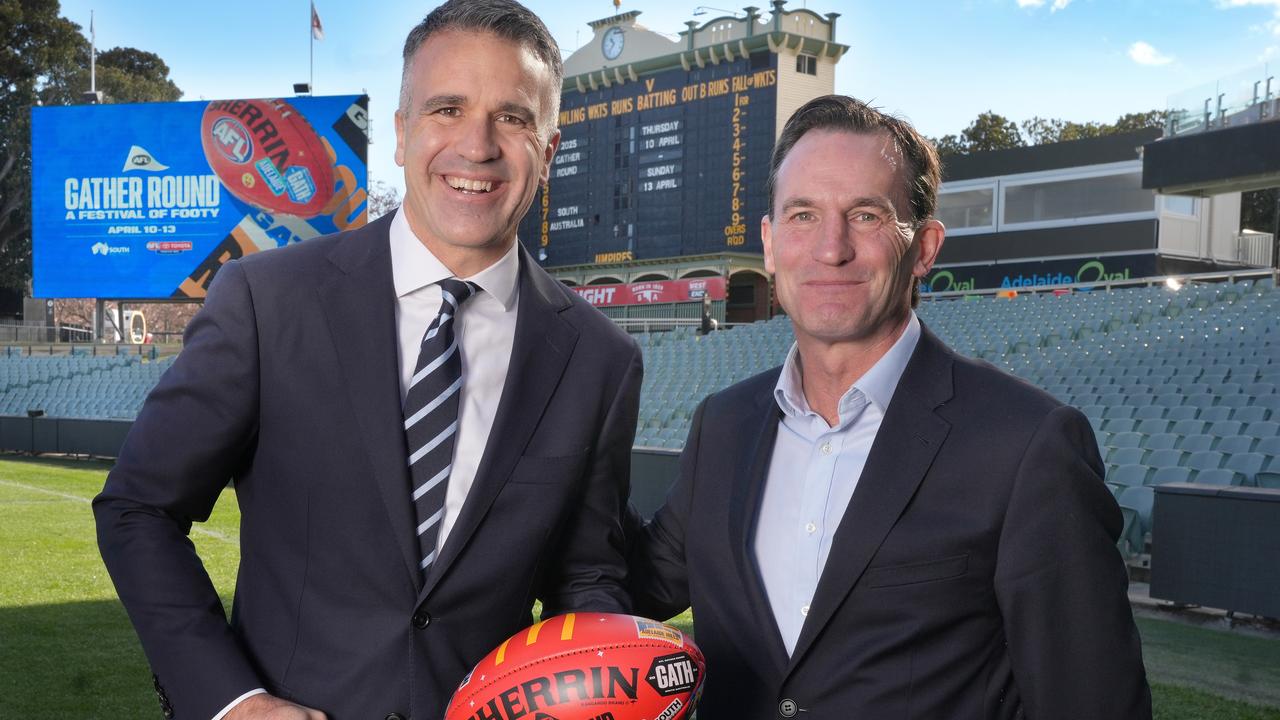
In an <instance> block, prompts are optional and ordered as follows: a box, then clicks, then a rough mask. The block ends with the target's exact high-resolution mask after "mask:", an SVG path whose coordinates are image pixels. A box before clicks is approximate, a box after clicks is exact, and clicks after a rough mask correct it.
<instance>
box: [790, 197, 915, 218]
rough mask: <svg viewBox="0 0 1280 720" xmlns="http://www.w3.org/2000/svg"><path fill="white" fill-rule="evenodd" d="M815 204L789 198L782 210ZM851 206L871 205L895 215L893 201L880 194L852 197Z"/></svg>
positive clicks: (814, 203)
mask: <svg viewBox="0 0 1280 720" xmlns="http://www.w3.org/2000/svg"><path fill="white" fill-rule="evenodd" d="M817 204H818V203H817V202H816V201H814V200H812V199H810V198H806V197H796V198H790V199H788V200H786V201H785V202H783V203H782V210H783V212H786V211H788V210H792V209H794V208H802V207H816V206H817ZM851 207H855V208H859V207H873V208H877V209H879V210H883V211H884V212H886V213H891V214H893V215H895V216H896V215H897V210H896V209H895V208H894V207H893V201H891V200H889V198H886V197H881V196H868V197H860V198H854V200H853V203H852V204H851Z"/></svg>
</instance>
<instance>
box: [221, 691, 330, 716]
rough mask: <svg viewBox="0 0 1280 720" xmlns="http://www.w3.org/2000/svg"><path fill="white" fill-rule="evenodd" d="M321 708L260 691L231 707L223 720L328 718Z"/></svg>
mask: <svg viewBox="0 0 1280 720" xmlns="http://www.w3.org/2000/svg"><path fill="white" fill-rule="evenodd" d="M328 717H329V716H328V715H325V714H324V713H322V712H320V711H319V710H312V709H311V708H308V707H303V706H301V705H295V704H293V703H291V702H289V701H288V700H281V699H280V698H278V697H276V696H274V695H267V694H266V693H259V694H257V695H252V696H250V697H247V698H245V699H244V700H243V701H242V702H241V703H240V704H239V705H236V706H235V707H234V708H231V712H229V713H227V714H226V715H225V716H224V718H223V720H328Z"/></svg>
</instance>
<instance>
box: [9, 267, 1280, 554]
mask: <svg viewBox="0 0 1280 720" xmlns="http://www.w3.org/2000/svg"><path fill="white" fill-rule="evenodd" d="M917 312H918V313H919V315H920V317H921V319H922V320H923V321H924V322H925V324H926V325H928V327H929V328H930V329H931V330H932V331H933V332H935V333H936V334H938V335H939V336H940V337H942V338H943V339H944V340H946V341H947V342H948V343H950V344H951V346H952V347H954V348H955V349H956V350H957V351H959V352H961V353H963V354H966V355H969V356H972V357H976V358H980V359H982V360H985V361H987V362H990V363H992V364H993V365H995V366H997V367H1000V368H1002V369H1004V370H1006V371H1008V372H1010V373H1013V374H1014V375H1017V376H1019V377H1021V378H1023V379H1024V380H1026V381H1028V382H1030V383H1032V384H1035V385H1038V386H1040V387H1041V388H1044V389H1045V390H1046V391H1048V392H1049V393H1051V394H1052V395H1054V396H1055V397H1057V398H1059V399H1060V400H1062V401H1063V402H1066V403H1069V404H1071V405H1074V406H1076V407H1078V408H1080V409H1081V411H1082V412H1083V413H1084V415H1085V416H1086V417H1087V418H1088V420H1089V422H1090V424H1091V425H1092V426H1093V428H1094V433H1095V436H1096V439H1097V441H1098V445H1099V449H1100V451H1101V454H1102V457H1103V458H1104V459H1105V460H1106V462H1107V463H1108V468H1107V470H1108V477H1107V480H1108V481H1109V482H1110V483H1111V487H1112V490H1113V491H1114V492H1116V493H1117V495H1118V499H1119V501H1120V503H1121V505H1122V506H1125V507H1127V508H1128V509H1129V510H1131V511H1133V512H1134V513H1136V517H1137V523H1136V527H1137V528H1138V530H1139V531H1149V530H1150V525H1151V517H1150V512H1151V498H1152V488H1153V487H1154V486H1157V485H1162V484H1166V483H1170V482H1188V481H1190V482H1202V483H1210V482H1212V483H1219V484H1222V483H1225V484H1231V483H1236V484H1245V485H1252V484H1258V485H1268V486H1274V485H1276V484H1280V292H1278V291H1277V289H1276V287H1275V283H1273V282H1271V281H1270V278H1264V279H1262V280H1259V281H1256V282H1255V281H1251V280H1243V281H1237V282H1218V283H1188V284H1187V285H1185V286H1184V287H1182V288H1181V289H1180V290H1177V291H1174V290H1170V289H1169V288H1167V287H1165V286H1163V285H1153V286H1150V287H1134V288H1125V289H1113V290H1093V291H1088V292H1074V293H1069V294H1065V295H1053V294H1050V293H1033V294H1021V295H1019V296H1017V297H1015V298H1013V299H996V298H991V297H976V296H975V297H972V298H964V299H947V300H928V299H926V300H925V301H924V302H922V303H921V305H920V307H919V308H918V310H917ZM635 338H636V340H637V342H638V343H639V344H640V346H641V348H642V351H643V353H644V357H645V379H644V385H643V388H642V392H641V399H640V417H639V423H638V424H637V428H636V445H637V446H639V447H649V448H661V449H668V450H678V449H679V448H681V447H683V445H684V440H685V436H686V434H687V433H688V429H689V424H690V420H691V418H692V416H693V414H694V412H695V410H696V409H697V405H698V403H699V402H700V401H701V400H702V398H704V397H706V396H707V395H708V394H710V393H712V392H715V391H717V390H719V389H722V388H724V387H726V386H728V385H731V384H733V383H735V382H738V381H740V380H744V379H746V378H748V377H751V376H752V375H755V374H757V373H760V372H763V371H765V370H767V369H769V368H772V367H774V366H776V365H778V364H779V363H781V362H782V361H783V359H784V358H785V356H786V353H787V351H788V349H789V348H790V347H791V344H792V332H791V324H790V321H789V320H788V319H787V318H786V317H776V318H774V319H772V320H769V321H765V322H757V323H752V324H749V325H742V326H738V327H734V328H732V329H728V330H723V331H719V332H714V333H712V334H710V335H708V336H706V337H702V336H699V335H697V334H696V333H695V332H694V331H693V329H692V328H688V327H684V328H680V329H677V330H674V331H669V332H648V333H639V334H637V335H635ZM76 350H77V351H79V352H73V353H72V355H71V356H63V357H52V358H44V357H26V356H24V355H23V349H22V348H7V349H6V351H5V353H4V354H3V355H2V356H0V415H18V416H25V415H26V413H27V411H28V410H34V409H39V410H43V411H44V412H45V413H46V414H47V415H50V416H55V417H86V418H122V419H129V418H132V417H134V415H135V414H136V413H137V410H138V408H139V407H140V406H141V403H142V401H143V399H144V398H145V396H146V393H147V392H148V391H149V390H150V388H151V387H153V386H154V385H155V382H156V381H157V380H158V378H159V376H160V374H161V373H162V372H163V371H164V369H165V368H167V367H168V366H169V364H170V362H171V360H163V361H159V362H142V361H140V359H139V358H138V357H136V356H121V357H92V356H91V355H89V354H88V353H87V352H85V351H87V350H88V348H87V347H80V348H76Z"/></svg>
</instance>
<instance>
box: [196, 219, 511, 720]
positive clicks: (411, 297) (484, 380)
mask: <svg viewBox="0 0 1280 720" xmlns="http://www.w3.org/2000/svg"><path fill="white" fill-rule="evenodd" d="M391 277H392V281H393V283H394V285H395V290H396V337H397V338H398V343H397V344H398V346H399V349H398V357H399V360H400V404H401V409H402V410H403V408H404V401H405V396H406V395H408V393H409V380H410V379H411V378H412V377H413V371H414V368H415V366H416V365H417V363H418V348H419V347H420V346H421V344H422V335H423V334H424V333H425V332H426V331H427V328H428V327H430V325H431V322H432V321H433V320H435V319H436V315H438V314H439V313H440V303H441V302H442V298H441V295H440V286H439V285H437V284H436V283H438V282H440V281H441V280H444V279H445V278H450V277H453V273H451V272H449V269H448V268H446V267H445V266H444V264H443V263H441V262H440V261H439V260H438V259H436V256H435V255H432V254H431V251H430V250H428V249H427V246H426V245H423V244H422V242H421V241H419V240H418V237H417V236H416V235H414V234H413V229H412V228H410V227H409V221H408V220H406V219H405V216H404V213H403V212H401V211H400V210H396V215H395V217H394V218H392V219H391ZM519 277H520V254H519V250H518V249H517V247H516V243H512V245H511V249H510V250H508V251H507V254H505V255H503V256H502V259H500V260H498V261H497V262H495V263H494V264H492V265H490V266H489V267H487V268H485V269H484V270H481V271H480V272H478V273H476V274H475V275H472V276H471V277H469V278H460V279H461V280H470V281H471V282H473V283H475V284H476V285H479V286H480V290H481V291H480V292H478V293H476V294H475V295H474V296H473V297H472V298H471V299H470V300H468V301H467V302H465V303H464V304H463V306H462V310H461V311H460V313H459V315H458V317H457V318H456V319H455V321H454V330H455V332H457V334H458V339H459V345H460V350H461V351H462V396H461V398H460V400H459V403H458V435H457V439H456V441H455V444H454V447H453V471H452V472H451V473H450V474H449V486H448V490H447V491H446V493H445V501H444V518H442V519H441V521H440V535H439V536H438V538H437V539H436V551H437V552H439V551H440V548H441V547H444V541H445V539H446V538H447V537H448V536H449V531H450V530H451V529H453V523H454V522H455V521H457V519H458V511H459V510H461V509H462V503H463V502H464V501H466V499H467V493H468V492H470V490H471V484H472V482H474V481H475V478H476V470H477V469H478V468H479V467H480V458H481V457H483V456H484V449H485V446H486V445H487V444H488V442H489V431H490V430H491V429H492V428H493V418H494V415H496V414H497V412H498V400H500V399H501V398H502V388H503V386H504V385H505V384H506V380H507V368H508V367H509V366H510V365H511V347H512V345H513V343H514V342H515V336H516V312H517V310H518V309H519V305H520V283H519ZM405 460H406V462H407V461H408V458H405ZM404 492H405V501H406V502H408V501H409V494H410V492H411V488H409V487H408V486H405V490H404ZM265 692H266V690H265V689H263V688H254V689H253V690H250V691H249V692H247V693H245V694H244V695H241V696H240V697H238V698H236V699H235V700H232V701H231V702H230V703H229V704H228V705H227V706H226V707H225V708H223V709H222V711H221V712H219V713H218V714H217V715H214V716H213V720H222V719H223V717H225V716H226V714H227V713H229V712H231V710H232V709H233V708H235V706H237V705H239V704H240V703H242V702H244V701H245V700H246V699H248V698H250V697H253V696H254V695H259V694H262V693H265Z"/></svg>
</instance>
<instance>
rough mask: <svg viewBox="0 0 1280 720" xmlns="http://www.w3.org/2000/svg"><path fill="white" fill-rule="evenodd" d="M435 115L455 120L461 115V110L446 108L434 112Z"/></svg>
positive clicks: (451, 107)
mask: <svg viewBox="0 0 1280 720" xmlns="http://www.w3.org/2000/svg"><path fill="white" fill-rule="evenodd" d="M435 114H436V115H439V116H441V117H447V118H455V117H459V116H461V115H462V108H459V107H453V106H446V107H442V108H440V109H438V110H436V112H435Z"/></svg>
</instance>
